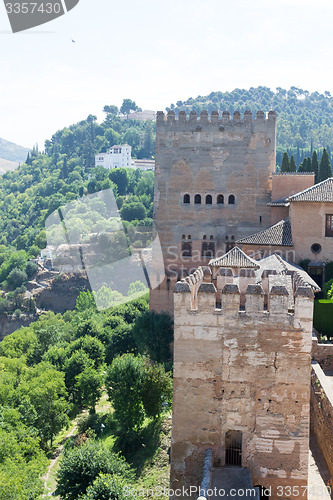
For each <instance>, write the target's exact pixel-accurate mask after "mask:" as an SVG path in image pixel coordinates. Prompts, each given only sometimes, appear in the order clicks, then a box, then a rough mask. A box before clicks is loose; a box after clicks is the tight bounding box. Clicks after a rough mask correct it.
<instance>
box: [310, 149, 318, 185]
mask: <svg viewBox="0 0 333 500" xmlns="http://www.w3.org/2000/svg"><path fill="white" fill-rule="evenodd" d="M311 164H312V172H314V173H315V183H316V184H317V182H318V175H319V163H318V156H317V151H314V152H313V153H312V161H311Z"/></svg>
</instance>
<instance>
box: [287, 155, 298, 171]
mask: <svg viewBox="0 0 333 500" xmlns="http://www.w3.org/2000/svg"><path fill="white" fill-rule="evenodd" d="M296 170H297V167H296V162H295V158H294V156H293V155H291V158H290V164H289V172H296Z"/></svg>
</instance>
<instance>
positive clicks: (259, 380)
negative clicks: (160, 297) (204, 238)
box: [171, 270, 313, 500]
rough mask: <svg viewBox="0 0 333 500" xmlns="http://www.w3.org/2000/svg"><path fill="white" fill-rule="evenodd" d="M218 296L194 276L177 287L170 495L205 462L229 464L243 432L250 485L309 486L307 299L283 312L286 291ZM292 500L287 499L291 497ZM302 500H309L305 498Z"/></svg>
mask: <svg viewBox="0 0 333 500" xmlns="http://www.w3.org/2000/svg"><path fill="white" fill-rule="evenodd" d="M269 289H270V290H271V292H270V294H269V296H268V297H267V300H266V301H267V302H268V308H267V310H266V309H265V307H264V303H265V297H264V291H263V289H262V288H261V286H260V285H249V286H248V288H247V291H246V293H245V310H240V293H239V287H238V286H237V285H236V284H227V285H225V286H224V289H223V291H222V305H221V308H220V309H216V289H215V286H214V285H213V284H212V283H208V282H204V279H203V273H202V271H200V270H198V271H197V272H196V273H195V274H194V275H191V276H190V277H189V278H188V279H187V280H185V281H182V282H179V283H177V285H176V288H175V294H174V303H175V306H174V307H175V318H174V319H175V343H174V409H173V412H174V413H173V433H172V450H171V487H176V486H178V487H179V486H182V485H184V486H190V485H197V484H198V482H199V480H200V477H199V471H200V469H201V467H200V464H202V461H203V457H204V452H205V449H206V448H208V447H209V448H212V449H213V455H214V463H215V465H220V466H223V465H224V464H225V461H226V448H225V437H226V433H227V432H228V431H230V430H233V431H241V432H242V446H243V451H242V466H244V467H248V468H249V469H250V471H251V474H252V478H253V484H260V485H263V486H265V487H272V489H273V495H272V497H271V498H272V499H274V500H275V499H278V498H281V496H279V495H277V489H276V488H277V486H291V487H293V486H298V487H301V486H306V485H307V475H308V442H309V403H310V361H311V359H310V358H311V334H312V312H313V293H312V292H311V290H309V289H305V288H299V289H298V291H297V292H296V294H295V297H294V300H295V306H294V312H293V313H290V312H288V303H289V302H290V301H289V296H288V291H287V288H286V287H284V286H278V287H274V286H272V287H269ZM290 498H292V497H290ZM304 498H306V497H304Z"/></svg>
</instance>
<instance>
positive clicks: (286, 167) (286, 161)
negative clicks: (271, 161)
mask: <svg viewBox="0 0 333 500" xmlns="http://www.w3.org/2000/svg"><path fill="white" fill-rule="evenodd" d="M281 172H290V165H289V155H288V153H283V158H282V163H281Z"/></svg>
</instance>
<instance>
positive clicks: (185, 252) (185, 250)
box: [182, 242, 192, 257]
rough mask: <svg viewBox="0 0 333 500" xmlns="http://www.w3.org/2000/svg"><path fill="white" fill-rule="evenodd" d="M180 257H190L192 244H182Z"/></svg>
mask: <svg viewBox="0 0 333 500" xmlns="http://www.w3.org/2000/svg"><path fill="white" fill-rule="evenodd" d="M182 257H192V243H191V242H186V243H182Z"/></svg>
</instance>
